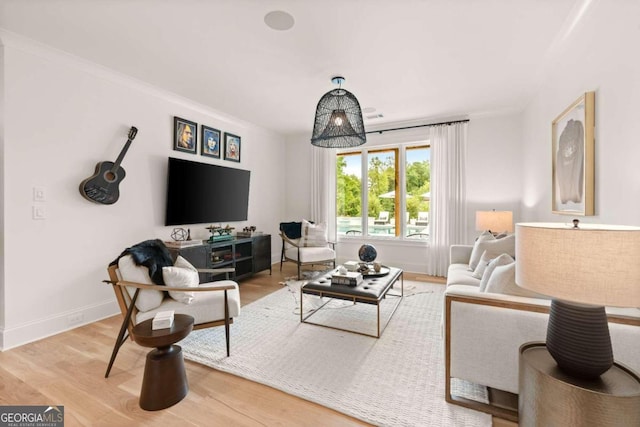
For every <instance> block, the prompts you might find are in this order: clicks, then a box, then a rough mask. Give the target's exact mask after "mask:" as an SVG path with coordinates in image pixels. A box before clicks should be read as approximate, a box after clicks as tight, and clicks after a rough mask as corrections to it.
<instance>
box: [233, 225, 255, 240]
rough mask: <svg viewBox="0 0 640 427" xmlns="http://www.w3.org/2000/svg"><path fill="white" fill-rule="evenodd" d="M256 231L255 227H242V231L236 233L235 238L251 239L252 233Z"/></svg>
mask: <svg viewBox="0 0 640 427" xmlns="http://www.w3.org/2000/svg"><path fill="white" fill-rule="evenodd" d="M255 231H256V226H255V225H251V226H249V227H244V228H243V229H242V231H238V232H237V233H236V236H237V237H251V236H252V235H253V233H255Z"/></svg>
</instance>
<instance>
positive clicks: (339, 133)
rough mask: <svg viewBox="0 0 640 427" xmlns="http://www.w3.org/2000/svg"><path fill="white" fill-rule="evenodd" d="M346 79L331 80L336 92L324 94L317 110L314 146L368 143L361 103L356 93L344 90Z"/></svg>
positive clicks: (341, 146) (344, 145)
mask: <svg viewBox="0 0 640 427" xmlns="http://www.w3.org/2000/svg"><path fill="white" fill-rule="evenodd" d="M344 80H345V78H344V77H340V76H336V77H333V78H332V79H331V82H332V83H333V84H336V85H338V88H337V89H333V90H330V91H329V92H327V93H325V94H324V95H323V96H322V98H320V101H318V105H317V107H316V116H315V122H314V124H313V135H312V136H311V144H312V145H315V146H316V147H324V148H347V147H357V146H359V145H362V144H364V143H365V142H367V136H366V134H365V131H364V123H363V121H362V110H361V109H360V103H359V102H358V99H357V98H356V97H355V95H354V94H352V93H351V92H349V91H347V90H345V89H342V83H343V82H344Z"/></svg>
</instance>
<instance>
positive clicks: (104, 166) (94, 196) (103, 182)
mask: <svg viewBox="0 0 640 427" xmlns="http://www.w3.org/2000/svg"><path fill="white" fill-rule="evenodd" d="M137 133H138V129H137V128H136V127H135V126H131V129H130V130H129V138H128V139H127V143H126V144H124V147H123V148H122V151H120V155H118V158H117V159H116V161H115V163H114V162H99V163H98V164H97V165H96V171H95V173H94V174H93V176H90V177H89V178H87V179H85V180H84V181H82V182H81V183H80V194H82V196H83V197H84V198H85V199H87V200H89V201H91V202H95V203H100V204H103V205H112V204H114V203H115V202H117V201H118V198H119V197H120V189H119V188H118V186H119V185H120V182H121V181H122V180H123V179H124V177H125V175H126V173H125V171H124V169H123V168H122V167H121V166H120V163H122V159H124V156H125V154H127V150H128V149H129V146H130V145H131V141H133V139H134V138H135V137H136V134H137Z"/></svg>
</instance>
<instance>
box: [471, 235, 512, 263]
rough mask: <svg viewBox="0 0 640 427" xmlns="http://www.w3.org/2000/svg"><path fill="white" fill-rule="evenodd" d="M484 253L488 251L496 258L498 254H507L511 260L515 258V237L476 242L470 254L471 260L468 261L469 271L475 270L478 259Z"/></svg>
mask: <svg viewBox="0 0 640 427" xmlns="http://www.w3.org/2000/svg"><path fill="white" fill-rule="evenodd" d="M484 251H488V252H489V253H492V254H495V255H496V256H498V255H500V254H508V255H509V256H511V258H515V256H516V235H515V234H512V235H509V236H507V237H504V238H502V239H495V238H494V239H493V240H491V239H485V240H482V241H477V242H476V243H475V245H474V246H473V253H472V254H471V259H470V260H469V268H470V269H471V270H475V269H476V267H477V266H478V262H480V258H481V257H482V254H483V253H484Z"/></svg>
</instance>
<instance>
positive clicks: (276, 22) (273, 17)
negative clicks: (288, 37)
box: [264, 10, 295, 31]
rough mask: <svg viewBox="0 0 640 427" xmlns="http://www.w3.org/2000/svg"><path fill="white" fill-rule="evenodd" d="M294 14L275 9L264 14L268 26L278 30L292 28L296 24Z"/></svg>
mask: <svg viewBox="0 0 640 427" xmlns="http://www.w3.org/2000/svg"><path fill="white" fill-rule="evenodd" d="M294 22H295V21H294V19H293V16H291V15H290V14H289V13H287V12H283V11H281V10H274V11H273V12H269V13H267V14H266V15H265V16H264V23H265V24H267V27H269V28H271V29H273V30H276V31H286V30H290V29H291V28H292V27H293V24H294Z"/></svg>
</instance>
